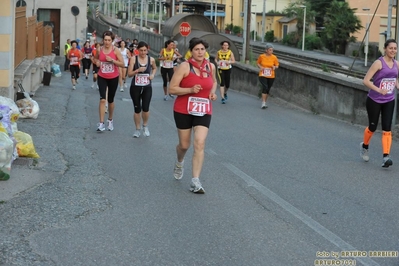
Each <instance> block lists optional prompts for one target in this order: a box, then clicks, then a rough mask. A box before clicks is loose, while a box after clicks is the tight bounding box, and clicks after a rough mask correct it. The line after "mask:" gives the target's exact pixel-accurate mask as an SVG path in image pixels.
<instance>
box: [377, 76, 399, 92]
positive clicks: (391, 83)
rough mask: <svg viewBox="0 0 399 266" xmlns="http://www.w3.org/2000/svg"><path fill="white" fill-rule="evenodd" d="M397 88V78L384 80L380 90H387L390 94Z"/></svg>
mask: <svg viewBox="0 0 399 266" xmlns="http://www.w3.org/2000/svg"><path fill="white" fill-rule="evenodd" d="M395 86H396V79H395V78H384V79H382V80H381V83H380V89H382V90H387V93H388V94H391V93H393V92H394V90H395Z"/></svg>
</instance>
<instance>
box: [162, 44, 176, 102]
mask: <svg viewBox="0 0 399 266" xmlns="http://www.w3.org/2000/svg"><path fill="white" fill-rule="evenodd" d="M175 54H176V56H177V57H181V55H180V54H179V53H177V52H176V51H175V43H174V42H173V41H172V40H167V41H166V42H165V48H162V50H161V51H160V52H159V60H160V66H161V75H162V80H163V92H164V98H163V99H164V101H166V100H167V99H168V80H169V82H170V81H171V80H172V76H173V60H174V57H175ZM169 97H170V98H172V99H173V98H174V97H173V95H172V94H169Z"/></svg>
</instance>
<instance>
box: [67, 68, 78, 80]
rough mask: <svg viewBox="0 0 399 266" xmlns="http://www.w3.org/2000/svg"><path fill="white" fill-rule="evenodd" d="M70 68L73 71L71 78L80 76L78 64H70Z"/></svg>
mask: <svg viewBox="0 0 399 266" xmlns="http://www.w3.org/2000/svg"><path fill="white" fill-rule="evenodd" d="M69 70H70V71H71V79H78V78H79V66H78V65H76V66H75V65H70V66H69Z"/></svg>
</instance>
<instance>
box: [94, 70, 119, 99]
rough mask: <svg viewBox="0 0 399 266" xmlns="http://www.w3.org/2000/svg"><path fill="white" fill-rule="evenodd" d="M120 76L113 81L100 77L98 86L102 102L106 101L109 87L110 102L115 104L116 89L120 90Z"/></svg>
mask: <svg viewBox="0 0 399 266" xmlns="http://www.w3.org/2000/svg"><path fill="white" fill-rule="evenodd" d="M118 83H119V76H118V77H116V78H113V79H105V78H103V77H100V76H98V78H97V84H98V90H99V92H100V100H102V99H106V93H107V87H108V102H109V103H113V102H114V98H115V93H116V89H117V88H118Z"/></svg>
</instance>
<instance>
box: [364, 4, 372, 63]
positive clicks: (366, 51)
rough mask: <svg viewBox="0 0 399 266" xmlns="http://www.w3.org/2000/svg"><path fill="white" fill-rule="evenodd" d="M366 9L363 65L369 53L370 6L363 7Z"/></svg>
mask: <svg viewBox="0 0 399 266" xmlns="http://www.w3.org/2000/svg"><path fill="white" fill-rule="evenodd" d="M363 11H367V24H366V45H365V46H364V66H367V56H368V53H369V31H370V8H367V7H365V8H363Z"/></svg>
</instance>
